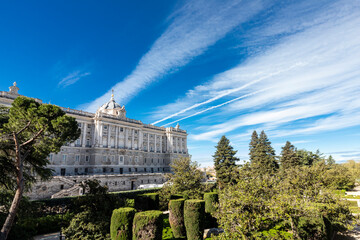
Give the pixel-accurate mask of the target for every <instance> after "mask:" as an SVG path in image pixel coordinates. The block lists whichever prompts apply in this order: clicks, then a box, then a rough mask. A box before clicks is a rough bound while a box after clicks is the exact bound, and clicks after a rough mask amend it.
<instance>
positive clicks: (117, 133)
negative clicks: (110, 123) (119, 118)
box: [114, 126, 119, 148]
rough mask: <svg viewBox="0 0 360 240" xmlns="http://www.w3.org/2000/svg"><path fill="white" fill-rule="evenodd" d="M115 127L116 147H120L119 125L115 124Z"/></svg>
mask: <svg viewBox="0 0 360 240" xmlns="http://www.w3.org/2000/svg"><path fill="white" fill-rule="evenodd" d="M114 128H115V141H114V142H115V148H118V145H119V143H118V141H119V127H117V126H114Z"/></svg>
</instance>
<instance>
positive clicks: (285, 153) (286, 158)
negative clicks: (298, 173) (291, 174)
mask: <svg viewBox="0 0 360 240" xmlns="http://www.w3.org/2000/svg"><path fill="white" fill-rule="evenodd" d="M280 163H281V167H282V168H283V169H287V168H291V167H296V166H299V165H300V160H299V157H298V155H297V153H296V148H295V147H294V145H292V144H291V143H290V142H289V141H286V144H285V146H284V147H282V151H281V158H280Z"/></svg>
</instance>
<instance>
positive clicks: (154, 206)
mask: <svg viewBox="0 0 360 240" xmlns="http://www.w3.org/2000/svg"><path fill="white" fill-rule="evenodd" d="M135 208H136V209H137V210H140V211H148V210H159V194H158V193H146V194H141V195H139V196H137V197H136V198H135Z"/></svg>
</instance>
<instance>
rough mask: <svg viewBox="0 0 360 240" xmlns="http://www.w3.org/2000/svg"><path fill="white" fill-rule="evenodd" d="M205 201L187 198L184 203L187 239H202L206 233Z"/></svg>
mask: <svg viewBox="0 0 360 240" xmlns="http://www.w3.org/2000/svg"><path fill="white" fill-rule="evenodd" d="M204 215H205V201H203V200H187V201H185V204H184V222H185V228H186V236H187V239H191V240H202V239H203V233H204Z"/></svg>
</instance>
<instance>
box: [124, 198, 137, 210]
mask: <svg viewBox="0 0 360 240" xmlns="http://www.w3.org/2000/svg"><path fill="white" fill-rule="evenodd" d="M124 207H130V208H135V199H125V204H124Z"/></svg>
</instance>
